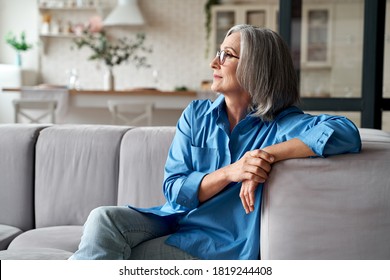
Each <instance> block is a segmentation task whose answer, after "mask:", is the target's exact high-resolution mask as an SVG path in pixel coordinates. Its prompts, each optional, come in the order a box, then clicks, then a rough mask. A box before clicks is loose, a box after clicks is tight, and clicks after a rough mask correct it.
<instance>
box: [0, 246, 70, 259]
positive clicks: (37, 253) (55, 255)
mask: <svg viewBox="0 0 390 280" xmlns="http://www.w3.org/2000/svg"><path fill="white" fill-rule="evenodd" d="M72 254H73V253H72V252H68V251H64V250H60V249H53V248H27V249H17V250H5V251H0V260H67V259H69V257H70V256H71V255H72Z"/></svg>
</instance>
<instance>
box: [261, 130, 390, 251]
mask: <svg viewBox="0 0 390 280" xmlns="http://www.w3.org/2000/svg"><path fill="white" fill-rule="evenodd" d="M362 132H363V133H362V142H363V145H362V152H361V153H360V154H346V155H339V156H333V157H329V158H325V159H320V158H315V159H294V160H287V161H284V162H279V163H277V164H275V166H274V168H273V170H272V172H271V174H270V178H269V180H268V181H267V183H266V185H265V187H264V193H263V208H262V221H261V258H262V259H389V258H390V176H389V172H390V136H389V135H388V134H387V135H386V134H382V135H381V136H380V137H379V136H378V135H375V131H362ZM367 132H369V133H367Z"/></svg>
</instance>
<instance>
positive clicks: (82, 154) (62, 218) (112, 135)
mask: <svg viewBox="0 0 390 280" xmlns="http://www.w3.org/2000/svg"><path fill="white" fill-rule="evenodd" d="M128 129H129V128H127V127H120V126H93V125H85V126H77V128H75V127H74V126H72V125H66V126H53V127H50V128H47V129H45V130H43V131H42V133H41V135H40V137H39V139H38V142H37V148H36V150H37V155H36V178H35V217H36V227H37V228H40V227H48V226H57V225H83V224H84V222H85V220H86V218H87V217H88V214H89V212H90V211H91V210H92V209H94V208H96V207H98V206H101V205H115V204H116V201H117V193H118V172H119V148H120V143H121V140H122V137H123V135H124V133H125V132H126V131H127V130H128Z"/></svg>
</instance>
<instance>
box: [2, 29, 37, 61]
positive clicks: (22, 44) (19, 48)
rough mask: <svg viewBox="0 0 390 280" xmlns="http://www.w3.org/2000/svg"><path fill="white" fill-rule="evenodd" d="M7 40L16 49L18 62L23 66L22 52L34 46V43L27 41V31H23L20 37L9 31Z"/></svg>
mask: <svg viewBox="0 0 390 280" xmlns="http://www.w3.org/2000/svg"><path fill="white" fill-rule="evenodd" d="M5 41H6V42H7V43H8V44H9V45H10V46H11V47H13V48H14V49H15V50H16V64H17V65H18V66H22V57H21V52H25V51H28V50H29V49H31V48H32V47H33V46H32V44H29V43H27V41H26V33H25V32H24V31H22V32H21V33H20V36H19V39H18V38H17V37H16V35H14V34H13V33H12V32H8V34H7V35H6V36H5Z"/></svg>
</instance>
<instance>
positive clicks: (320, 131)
mask: <svg viewBox="0 0 390 280" xmlns="http://www.w3.org/2000/svg"><path fill="white" fill-rule="evenodd" d="M333 132H334V130H333V129H332V128H330V127H329V126H327V125H325V124H319V125H316V126H314V127H312V128H311V129H309V130H307V131H305V132H304V133H302V134H301V135H299V136H298V139H300V140H301V141H302V142H303V143H305V144H306V145H307V146H308V147H309V148H310V149H311V150H312V151H313V152H314V153H315V154H316V155H317V156H321V157H323V156H324V149H325V145H326V143H327V142H328V140H329V138H330V137H331V136H332V134H333Z"/></svg>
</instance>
